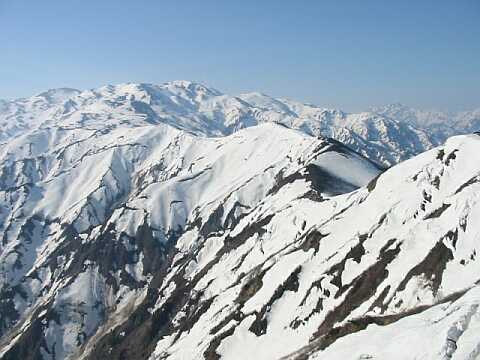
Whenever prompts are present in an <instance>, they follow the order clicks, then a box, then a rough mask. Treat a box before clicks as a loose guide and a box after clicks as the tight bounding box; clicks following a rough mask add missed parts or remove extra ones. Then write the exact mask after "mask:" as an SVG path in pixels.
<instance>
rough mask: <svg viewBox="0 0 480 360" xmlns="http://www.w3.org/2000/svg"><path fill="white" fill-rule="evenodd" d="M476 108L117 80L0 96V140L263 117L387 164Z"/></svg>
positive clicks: (465, 122) (470, 122) (225, 131)
mask: <svg viewBox="0 0 480 360" xmlns="http://www.w3.org/2000/svg"><path fill="white" fill-rule="evenodd" d="M479 119H480V117H479V112H478V110H477V111H472V112H464V113H459V114H445V113H439V112H436V113H435V112H421V111H418V110H414V109H411V108H408V107H405V106H403V105H398V104H396V105H390V106H387V107H384V108H374V109H372V110H370V111H368V112H363V113H357V114H349V113H345V112H343V111H341V110H335V109H325V108H322V107H318V106H315V105H310V104H302V103H300V102H296V101H292V100H287V99H275V98H272V97H269V96H267V95H264V94H260V93H250V94H242V95H239V96H230V95H225V94H222V93H221V92H219V91H218V90H215V89H212V88H208V87H206V86H204V85H201V84H198V83H194V82H189V81H173V82H169V83H165V84H161V85H153V84H132V83H130V84H120V85H116V86H113V85H108V86H104V87H101V88H98V89H93V90H88V91H83V92H80V91H78V90H72V89H57V90H49V91H47V92H44V93H42V94H40V95H37V96H34V97H32V98H29V99H20V100H15V101H10V102H0V130H2V131H1V134H0V146H1V144H2V142H5V140H6V139H9V138H11V137H13V136H19V135H21V134H23V133H24V132H25V131H28V130H29V129H31V128H39V127H40V128H44V127H48V126H57V127H58V126H62V127H67V126H69V127H85V126H96V125H95V124H96V123H97V122H99V121H102V122H107V123H108V124H109V125H110V126H113V127H115V126H119V125H121V124H122V123H125V122H127V123H130V124H135V125H139V126H140V125H145V124H159V123H164V124H169V125H171V126H173V127H176V128H179V129H182V130H186V131H188V132H191V133H194V134H196V135H202V136H225V135H229V134H231V133H233V132H235V131H237V130H239V129H242V128H245V127H250V126H256V125H258V124H260V123H264V122H275V123H281V124H284V125H286V126H288V127H291V128H294V129H299V130H301V131H304V132H306V133H308V134H311V135H315V136H323V137H330V138H333V139H336V140H338V141H340V142H342V143H344V144H347V145H348V146H349V147H351V148H352V149H354V150H355V151H357V152H359V153H361V154H362V155H364V156H366V157H368V158H370V159H371V160H373V161H375V162H377V163H379V164H382V165H384V166H391V165H393V164H396V163H398V162H399V161H403V160H406V159H408V158H410V157H412V156H414V155H416V154H419V153H420V152H423V151H425V150H428V149H431V148H433V147H435V146H438V145H440V144H442V143H443V142H444V141H445V140H446V139H447V138H448V137H450V136H452V135H456V134H463V133H470V132H474V131H478V130H480V127H479V126H480V120H479Z"/></svg>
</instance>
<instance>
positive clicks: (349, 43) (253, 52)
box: [0, 0, 480, 111]
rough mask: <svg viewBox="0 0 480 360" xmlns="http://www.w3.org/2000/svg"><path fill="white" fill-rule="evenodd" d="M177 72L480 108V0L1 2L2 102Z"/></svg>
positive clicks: (370, 100) (307, 94) (292, 92)
mask: <svg viewBox="0 0 480 360" xmlns="http://www.w3.org/2000/svg"><path fill="white" fill-rule="evenodd" d="M175 79H187V80H195V81H200V82H203V83H205V84H206V85H210V86H213V87H216V88H218V89H219V90H222V91H225V92H227V93H231V94H236V93H240V92H247V91H261V92H265V93H267V94H270V95H274V96H285V97H291V98H295V99H298V100H304V101H308V102H312V103H316V104H319V105H323V106H332V107H340V108H343V109H346V110H350V111H356V110H363V109H366V108H367V107H368V106H370V105H380V104H385V103H392V102H402V103H405V104H408V105H411V106H417V107H420V108H424V109H440V110H447V109H449V110H467V109H471V108H475V107H480V1H479V0H455V1H453V0H437V1H427V0H417V1H409V0H402V1H396V0H395V1H393V0H392V1H385V0H383V1H380V0H378V1H373V0H363V1H362V0H357V1H353V0H352V1H348V0H343V1H333V0H332V1H326V0H325V1H322V0H317V1H314V0H312V1H307V0H305V1H301V0H297V1H294V0H289V1H286V0H276V1H274V0H272V1H270V0H264V1H262V0H257V1H251V0H242V1H232V0H223V1H220V0H219V1H210V0H196V1H194V0H191V1H186V0H185V1H161V0H157V1H154V0H137V1H132V0H130V1H124V0H116V1H113V0H96V1H93V0H82V1H80V0H61V1H60V0H44V1H34V0H30V1H27V0H0V98H15V97H22V96H30V95H33V94H35V93H38V92H40V91H43V90H46V89H48V88H54V87H62V86H68V87H75V88H80V89H84V88H92V87H96V86H100V85H104V84H107V83H113V84H115V83H120V82H153V83H162V82H165V81H169V80H175Z"/></svg>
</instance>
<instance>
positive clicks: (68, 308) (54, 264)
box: [0, 90, 380, 360]
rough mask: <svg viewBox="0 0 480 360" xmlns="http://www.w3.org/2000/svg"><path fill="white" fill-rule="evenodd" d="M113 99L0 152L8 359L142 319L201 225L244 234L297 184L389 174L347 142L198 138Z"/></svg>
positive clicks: (344, 187) (284, 135)
mask: <svg viewBox="0 0 480 360" xmlns="http://www.w3.org/2000/svg"><path fill="white" fill-rule="evenodd" d="M105 91H107V90H105ZM84 98H85V94H80V95H78V97H76V98H75V102H76V103H78V102H80V99H84ZM88 99H90V98H88ZM88 101H89V100H85V102H88ZM111 101H113V100H112V99H105V98H104V100H103V101H102V103H101V104H99V103H98V102H94V103H93V104H92V105H90V104H84V105H83V106H84V107H83V109H90V112H89V113H88V115H86V113H85V112H82V113H77V112H75V113H74V114H69V113H68V114H65V115H62V116H59V117H57V118H55V119H53V120H52V119H50V120H48V121H46V122H44V123H42V124H41V125H40V126H38V127H37V128H34V129H33V130H30V131H26V130H25V131H24V132H23V134H22V135H19V136H16V137H14V138H12V139H11V140H10V141H8V142H7V143H6V144H4V145H3V147H2V148H1V149H0V150H1V152H0V164H1V167H0V233H1V234H2V241H1V244H0V301H1V306H0V336H1V339H0V356H1V357H2V358H3V359H19V358H22V359H40V358H42V359H57V360H58V359H64V358H66V357H68V356H69V355H70V354H73V353H74V352H75V351H77V349H79V348H81V347H83V346H85V343H86V342H87V341H88V340H89V339H91V338H92V336H93V338H92V339H93V340H91V341H93V342H95V340H94V339H96V338H97V337H101V336H102V335H104V334H105V332H106V331H107V330H108V329H109V328H110V327H114V325H115V324H117V323H121V322H123V321H131V320H132V319H134V318H135V316H136V315H131V314H132V313H133V314H135V313H136V312H137V311H142V310H144V308H143V307H141V305H142V304H143V303H145V302H147V301H149V299H151V297H152V296H156V290H155V289H156V286H158V284H159V283H161V282H162V281H163V280H164V276H166V274H167V273H166V271H168V267H167V265H168V264H169V261H170V260H169V259H170V258H171V257H172V254H174V253H175V252H176V250H175V249H176V248H175V247H174V245H175V244H176V242H177V239H178V238H179V237H180V236H183V235H185V234H186V233H188V234H191V231H193V229H195V231H197V232H198V233H199V234H204V235H205V236H207V234H208V235H209V234H213V233H215V232H223V231H225V230H226V229H228V228H233V227H235V226H236V224H237V223H238V222H239V221H241V219H242V218H243V217H245V216H246V214H247V213H249V212H250V211H251V210H252V209H253V208H256V207H257V206H258V205H259V204H260V203H261V202H262V201H263V199H264V198H265V197H266V196H267V194H275V193H279V192H281V191H283V190H282V189H283V188H284V186H286V184H288V183H289V182H292V181H301V182H303V183H305V186H307V185H306V184H309V185H308V188H309V191H308V192H305V194H303V195H304V196H305V197H308V198H312V199H314V200H315V201H322V200H323V199H325V198H328V197H331V196H334V195H337V194H340V193H344V192H348V191H352V190H354V189H356V188H358V187H359V186H363V185H365V184H366V183H367V182H368V181H370V180H371V178H372V177H375V176H376V175H377V174H378V173H379V172H380V170H379V168H378V167H376V166H375V165H374V164H373V163H371V162H370V161H368V160H366V159H364V158H362V157H361V156H360V155H358V154H356V153H354V152H352V151H351V150H349V149H348V148H346V147H344V146H343V145H341V144H339V143H338V142H335V141H333V140H327V139H317V138H313V137H310V136H307V135H305V134H303V133H301V132H297V131H293V130H291V129H287V128H285V127H282V126H279V125H275V124H265V125H261V126H257V127H252V128H249V129H246V130H243V131H239V132H236V133H235V134H233V135H231V136H228V137H221V138H207V137H198V136H194V135H191V134H188V133H186V132H185V131H180V130H178V129H175V128H173V127H171V126H169V125H166V124H163V123H162V122H159V123H155V122H154V121H150V120H151V119H149V118H148V117H145V116H142V115H141V114H139V115H137V116H132V115H131V113H130V112H129V110H130V109H129V107H128V106H127V105H123V103H121V104H116V103H114V104H112V102H111ZM130 104H131V103H130ZM62 106H63V105H62ZM112 106H113V107H115V109H116V112H115V114H116V116H115V117H112V115H111V113H110V112H109V111H110V109H111V107H112ZM57 110H58V109H57ZM57 114H58V113H57ZM62 114H63V112H62ZM185 236H187V237H188V236H189V235H185ZM190 245H191V247H192V251H193V249H195V248H197V244H196V242H195V241H193V242H192V243H191V244H190ZM198 245H200V244H198ZM185 299H187V298H185ZM180 300H181V301H183V299H180ZM180 300H179V301H180ZM139 309H140V310H139ZM137 321H140V319H137ZM75 357H76V356H74V358H75Z"/></svg>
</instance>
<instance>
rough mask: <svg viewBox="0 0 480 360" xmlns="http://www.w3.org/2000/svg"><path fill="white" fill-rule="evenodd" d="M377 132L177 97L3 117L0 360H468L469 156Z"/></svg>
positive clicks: (302, 114) (407, 131) (473, 211)
mask: <svg viewBox="0 0 480 360" xmlns="http://www.w3.org/2000/svg"><path fill="white" fill-rule="evenodd" d="M389 111H390V112H389V113H387V112H386V111H383V112H382V111H380V110H376V111H373V112H372V111H370V112H364V113H358V114H349V113H345V112H342V111H340V110H335V109H324V108H321V107H317V106H315V105H309V104H302V103H298V102H295V101H293V100H286V99H274V98H271V97H269V96H267V95H264V94H259V93H252V94H243V95H240V96H229V95H225V94H222V93H220V92H218V91H216V90H214V89H210V88H208V87H205V86H203V85H200V84H196V83H191V82H186V81H177V82H171V83H166V84H161V85H153V84H133V83H129V84H120V85H108V86H104V87H101V88H98V89H93V90H88V91H81V92H78V91H75V90H65V89H63V90H51V91H48V92H46V93H44V94H40V95H37V96H34V97H32V98H29V99H20V100H15V101H10V102H1V103H0V127H1V129H2V132H1V134H0V358H1V359H5V360H13V359H43V360H64V359H92V360H93V359H104V358H111V359H141V360H147V359H150V360H160V359H169V360H170V359H171V360H175V359H205V360H212V359H227V360H235V359H239V358H242V359H244V358H252V359H253V358H260V359H267V360H269V359H272V360H278V359H281V358H282V359H297V360H298V359H328V360H331V359H337V358H338V359H344V358H346V357H352V356H353V358H357V359H362V358H363V359H368V358H370V359H371V358H386V357H388V358H389V359H405V358H411V359H414V358H419V357H423V358H429V359H455V358H456V359H465V358H467V359H468V358H470V359H474V358H476V357H478V348H479V346H480V344H479V342H478V327H479V326H480V320H479V319H480V318H479V316H478V314H479V312H478V309H479V308H480V300H479V285H478V281H479V279H480V262H479V261H478V255H477V254H478V253H479V251H480V249H479V244H478V239H479V234H480V232H479V228H478V225H477V224H476V219H477V218H478V217H479V216H480V198H479V196H478V194H479V193H480V189H479V186H480V165H479V162H478V161H477V158H478V156H477V154H478V152H479V151H480V136H478V135H476V134H470V135H462V136H455V137H451V138H449V139H448V140H447V141H446V142H445V143H442V144H441V145H440V146H438V147H435V148H431V147H432V146H433V145H434V143H435V141H440V140H439V139H441V138H442V136H445V134H446V132H444V133H443V135H442V133H441V131H444V129H443V128H440V127H438V128H437V130H438V132H437V133H436V135H435V136H436V137H435V138H432V137H431V136H430V134H429V133H427V132H426V131H424V130H422V128H420V127H417V125H416V124H412V123H408V122H406V120H405V121H404V120H402V121H400V120H398V119H396V118H395V117H399V116H400V115H394V114H393V113H392V111H393V109H390V110H389ZM462 116H463V119H464V121H465V123H468V124H473V125H472V126H475V125H474V121H473V120H472V119H475V118H476V115H475V114H474V113H472V114H471V115H469V114H463V115H462ZM325 135H326V136H328V137H325ZM335 139H337V140H335ZM338 140H342V141H343V142H344V143H346V144H348V145H349V147H347V146H345V144H343V143H342V142H340V141H338ZM351 148H353V149H356V150H358V151H354V150H352V149H351ZM430 148H431V149H430ZM424 149H429V150H428V151H426V152H423V153H421V154H419V155H416V156H415V154H417V153H419V152H421V151H423V150H424ZM363 155H368V157H370V158H371V159H374V160H376V161H377V162H382V163H384V164H394V163H396V162H398V161H399V160H402V159H405V158H409V159H408V160H406V161H403V162H401V163H399V164H397V165H394V166H392V167H391V168H390V169H388V170H387V171H385V172H383V169H381V168H380V167H379V166H377V165H376V164H375V163H374V162H372V161H371V160H369V159H367V158H366V157H365V156H363ZM419 339H428V346H424V345H425V344H424V343H423V342H421V341H420V340H419ZM379 344H380V346H379ZM406 345H409V346H408V352H407V351H405V349H406V348H407V346H406Z"/></svg>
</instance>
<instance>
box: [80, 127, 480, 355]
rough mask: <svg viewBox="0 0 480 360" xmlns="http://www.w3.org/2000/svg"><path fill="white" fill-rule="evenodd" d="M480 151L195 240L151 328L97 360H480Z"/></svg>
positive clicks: (433, 155) (295, 187) (128, 333)
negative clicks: (119, 359)
mask: <svg viewBox="0 0 480 360" xmlns="http://www.w3.org/2000/svg"><path fill="white" fill-rule="evenodd" d="M479 150H480V137H479V136H478V135H469V136H459V137H455V138H451V139H450V140H449V141H448V142H447V143H446V144H445V146H442V147H440V148H437V149H434V150H432V151H429V152H427V153H424V154H422V155H420V156H417V157H415V158H413V159H411V160H409V161H406V162H404V163H402V164H400V165H397V166H395V167H393V168H391V169H390V170H388V171H387V172H385V173H384V174H382V175H381V176H380V177H378V178H377V179H375V180H373V181H372V182H370V183H369V185H368V186H367V187H365V188H362V189H360V190H357V191H354V192H352V193H348V194H344V195H339V196H337V197H334V198H331V199H329V200H326V201H315V200H312V199H310V198H307V197H305V196H303V194H305V193H306V192H308V191H309V186H305V185H306V184H305V183H304V182H303V181H295V182H293V183H291V184H288V185H286V186H285V187H284V188H283V191H282V192H281V193H276V194H271V195H270V196H267V197H266V198H265V199H264V200H263V201H262V202H261V203H260V204H259V205H258V206H257V207H255V208H254V209H252V210H251V211H250V212H249V213H248V215H246V216H245V217H244V218H242V219H241V221H240V222H239V223H238V224H236V226H234V227H233V228H231V229H228V230H226V231H220V232H215V233H213V234H209V235H207V236H202V235H201V234H200V233H199V232H198V229H191V230H190V231H188V232H187V233H185V234H184V235H183V236H181V237H180V239H179V240H178V242H177V246H176V247H177V252H176V254H175V256H174V257H173V259H172V261H171V264H170V266H169V270H168V271H167V275H166V277H165V278H164V279H163V281H161V282H160V285H159V287H158V289H159V292H158V295H156V296H154V297H153V298H152V299H151V300H150V302H148V301H146V302H144V303H143V304H142V305H141V306H144V307H145V308H146V309H149V310H148V312H149V315H148V320H146V321H145V323H143V324H142V325H140V326H139V325H138V323H135V322H134V321H133V322H132V321H127V322H126V323H124V324H123V325H122V326H120V327H119V328H117V330H116V331H114V332H113V333H110V334H109V335H106V336H105V337H104V338H103V339H102V340H101V341H100V342H99V343H98V342H97V344H96V346H97V347H96V348H95V349H93V350H92V353H87V354H89V355H86V357H87V358H89V356H90V358H100V357H101V356H102V355H103V356H105V354H107V353H108V349H110V348H111V346H112V344H116V346H115V347H114V348H113V349H114V350H113V351H114V352H113V354H115V356H120V354H125V356H127V358H137V357H140V358H142V355H141V351H142V349H145V348H147V349H149V351H150V350H151V349H153V344H152V343H154V344H155V346H154V347H155V350H154V351H153V353H152V355H150V359H202V358H204V359H220V358H221V359H245V358H260V359H279V358H288V359H307V358H311V359H337V358H338V359H345V358H353V359H369V358H370V359H372V358H379V359H383V358H389V359H416V358H425V359H450V358H453V359H475V358H477V357H478V354H479V353H478V349H479V348H480V340H479V339H478V336H477V334H478V329H479V327H480V312H479V311H478V307H479V305H480V297H479V289H480V288H479V283H478V282H479V280H480V262H479V260H478V256H477V254H478V250H479V249H478V247H479V244H478V239H479V235H480V230H479V228H478V226H477V224H476V219H477V218H478V216H480V198H479V195H478V194H479V190H480V182H479V176H480V175H479V174H480V165H479V163H478V161H477V160H476V157H475V156H474V155H473V154H476V153H477V152H478V151H479ZM152 327H153V328H154V329H155V331H154V334H155V335H153V334H152V335H153V340H147V341H144V340H140V341H139V340H138V339H139V337H140V335H141V334H144V333H145V332H147V333H148V334H151V332H150V331H151V328H152ZM117 341H119V343H120V344H119V345H118V344H117V343H116V342H117Z"/></svg>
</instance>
